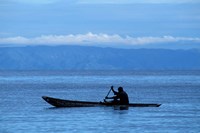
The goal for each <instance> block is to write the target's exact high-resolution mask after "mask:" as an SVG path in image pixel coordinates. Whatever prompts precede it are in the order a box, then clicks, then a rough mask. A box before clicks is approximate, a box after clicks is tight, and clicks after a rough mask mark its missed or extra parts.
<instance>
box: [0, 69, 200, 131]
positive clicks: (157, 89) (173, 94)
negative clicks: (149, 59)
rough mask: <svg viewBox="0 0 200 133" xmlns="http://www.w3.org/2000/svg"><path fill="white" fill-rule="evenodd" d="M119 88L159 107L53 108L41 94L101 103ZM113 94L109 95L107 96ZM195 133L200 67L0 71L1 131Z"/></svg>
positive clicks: (198, 125) (199, 124) (199, 122)
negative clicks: (179, 69)
mask: <svg viewBox="0 0 200 133" xmlns="http://www.w3.org/2000/svg"><path fill="white" fill-rule="evenodd" d="M111 85H113V86H114V87H115V89H117V87H119V86H123V87H124V90H125V91H126V92H127V93H128V94H129V99H130V102H131V103H160V104H162V105H161V106H160V107H158V108H155V107H154V108H134V107H132V108H129V110H115V109H114V108H112V107H83V108H52V106H51V105H49V104H47V103H46V102H45V101H43V99H42V98H41V96H52V97H57V98H63V99H72V100H87V101H102V99H104V97H105V96H106V95H107V93H108V91H109V89H110V86H111ZM111 95H112V93H110V96H111ZM25 132H27V133H47V132H48V133H66V132H67V133H114V132H116V133H117V132H123V133H125V132H126V133H141V132H142V133H149V132H150V133H152V132H155V133H198V132H200V71H0V133H25Z"/></svg>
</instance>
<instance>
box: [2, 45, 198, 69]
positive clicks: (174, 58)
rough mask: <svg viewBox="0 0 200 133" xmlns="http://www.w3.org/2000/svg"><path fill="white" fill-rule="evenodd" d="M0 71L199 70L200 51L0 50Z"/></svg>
mask: <svg viewBox="0 0 200 133" xmlns="http://www.w3.org/2000/svg"><path fill="white" fill-rule="evenodd" d="M0 69H1V70H33V69H34V70H38V69H47V70H49V69H50V70H53V69H135V70H138V69H139V70H142V69H145V70H150V69H153V70H155V69H175V70H177V69H178V70H186V69H200V51H199V50H167V49H114V48H99V47H86V46H29V47H28V46H27V47H0Z"/></svg>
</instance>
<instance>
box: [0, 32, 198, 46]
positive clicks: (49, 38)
mask: <svg viewBox="0 0 200 133" xmlns="http://www.w3.org/2000/svg"><path fill="white" fill-rule="evenodd" d="M179 41H183V42H184V41H190V42H198V43H200V38H190V37H173V36H163V37H131V36H125V37H122V36H120V35H118V34H114V35H108V34H93V33H91V32H89V33H87V34H76V35H73V34H69V35H42V36H40V37H35V38H26V37H22V36H17V37H8V38H0V44H1V45H4V46H5V45H6V44H19V45H40V44H42V45H69V44H79V45H98V46H100V45H101V44H102V45H104V46H105V45H108V46H109V45H113V44H114V45H117V44H120V45H122V44H124V45H126V46H135V45H147V44H156V43H168V42H179Z"/></svg>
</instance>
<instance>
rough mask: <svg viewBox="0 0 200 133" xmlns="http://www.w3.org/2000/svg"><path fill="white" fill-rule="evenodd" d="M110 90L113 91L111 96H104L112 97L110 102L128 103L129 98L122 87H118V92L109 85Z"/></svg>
mask: <svg viewBox="0 0 200 133" xmlns="http://www.w3.org/2000/svg"><path fill="white" fill-rule="evenodd" d="M111 90H112V91H113V93H114V95H115V96H113V97H107V96H106V97H105V99H114V100H113V101H112V102H111V103H113V104H120V105H128V104H129V99H128V94H127V93H126V92H125V91H124V90H123V87H119V88H118V92H117V91H115V90H114V88H113V86H111Z"/></svg>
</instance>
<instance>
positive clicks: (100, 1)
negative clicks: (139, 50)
mask: <svg viewBox="0 0 200 133" xmlns="http://www.w3.org/2000/svg"><path fill="white" fill-rule="evenodd" d="M168 43H170V44H171V45H169V46H168V47H172V45H174V44H184V45H179V47H180V48H184V47H185V44H187V47H191V48H200V46H199V45H200V1H199V0H0V46H8V45H10V44H16V45H38V44H43V45H59V44H62V45H68V44H70V45H73V44H78V45H92V46H93V45H94V46H110V47H114V46H117V45H120V46H126V47H132V46H144V47H145V46H148V47H149V46H154V47H158V48H159V47H161V46H162V45H165V46H167V45H166V44H168ZM194 44H195V45H194Z"/></svg>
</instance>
